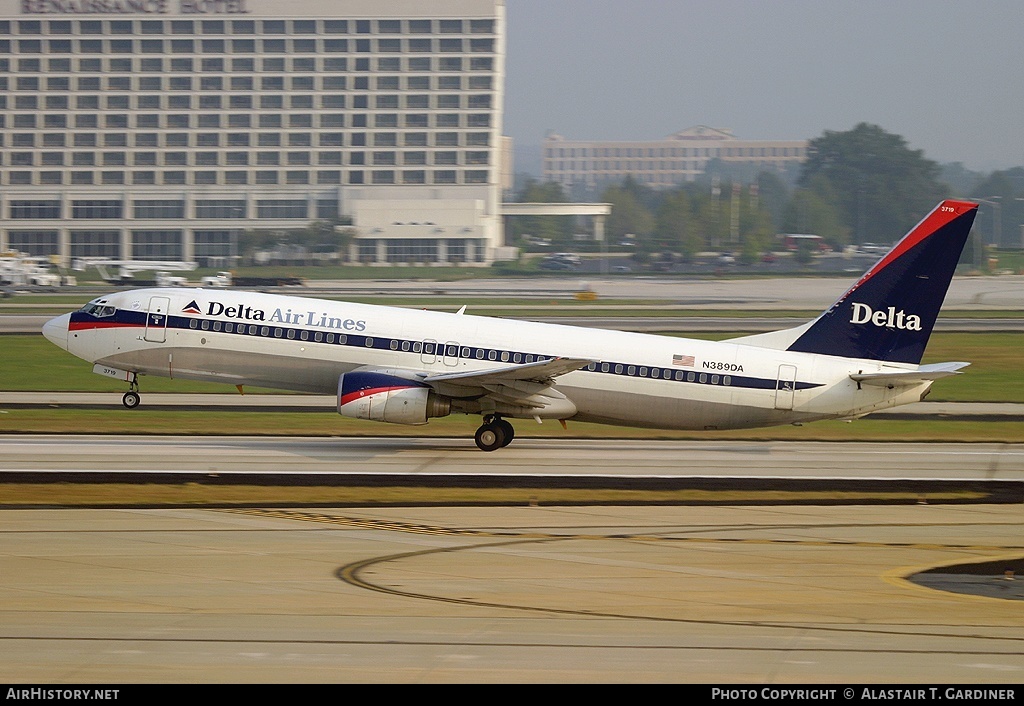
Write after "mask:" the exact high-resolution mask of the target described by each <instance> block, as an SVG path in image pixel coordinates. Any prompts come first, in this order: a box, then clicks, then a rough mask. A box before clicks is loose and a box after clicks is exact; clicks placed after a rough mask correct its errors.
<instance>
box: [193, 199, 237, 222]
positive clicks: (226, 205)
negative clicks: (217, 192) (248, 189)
mask: <svg viewBox="0 0 1024 706" xmlns="http://www.w3.org/2000/svg"><path fill="white" fill-rule="evenodd" d="M196 218H210V219H227V218H245V199H230V200H201V201H196Z"/></svg>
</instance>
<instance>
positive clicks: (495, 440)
mask: <svg viewBox="0 0 1024 706" xmlns="http://www.w3.org/2000/svg"><path fill="white" fill-rule="evenodd" d="M474 438H475V440H476V445H477V447H478V448H479V449H480V450H481V451H494V450H495V449H500V448H501V447H502V446H504V445H505V430H504V429H502V427H501V426H500V425H499V424H494V423H491V424H483V425H481V427H480V428H479V429H477V430H476V436H475V437H474Z"/></svg>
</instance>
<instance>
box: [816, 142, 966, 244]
mask: <svg viewBox="0 0 1024 706" xmlns="http://www.w3.org/2000/svg"><path fill="white" fill-rule="evenodd" d="M807 155H808V156H807V161H806V162H805V163H804V166H803V170H802V171H801V174H800V182H799V183H800V185H801V186H803V187H809V186H810V185H811V184H812V182H813V181H814V179H815V178H816V177H822V176H823V177H826V178H827V179H828V183H829V184H831V187H832V188H833V189H834V190H835V193H836V198H837V199H838V203H839V205H840V209H841V213H842V221H843V224H844V225H846V226H848V227H850V228H851V229H852V231H853V233H854V241H855V242H858V243H863V242H871V241H877V242H889V241H892V240H893V239H895V238H897V237H899V236H900V235H902V234H903V233H905V232H906V231H907V229H908V228H910V227H911V226H912V225H913V224H914V223H916V222H917V221H918V220H920V219H921V218H922V217H923V216H924V215H925V214H927V213H928V212H929V211H931V209H932V208H933V207H934V206H935V204H937V203H938V202H939V201H941V200H942V199H944V198H946V196H947V194H948V191H949V189H948V187H947V186H946V185H945V184H944V183H942V182H941V181H940V180H939V178H940V175H941V170H940V168H939V165H938V164H937V163H935V162H933V161H931V160H928V159H925V158H924V156H923V153H922V152H921V150H911V149H909V148H908V147H907V144H906V141H905V140H904V139H903V138H902V137H900V136H899V135H893V134H890V133H887V132H886V131H885V130H883V129H882V128H880V127H879V126H877V125H869V124H868V123H860V124H859V125H857V126H856V127H854V128H853V129H852V130H849V131H847V132H832V131H828V130H826V131H825V133H824V134H823V135H822V136H821V137H819V138H817V139H815V140H811V143H810V145H809V146H808V150H807Z"/></svg>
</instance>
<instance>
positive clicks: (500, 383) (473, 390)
mask: <svg viewBox="0 0 1024 706" xmlns="http://www.w3.org/2000/svg"><path fill="white" fill-rule="evenodd" d="M593 362H595V361H593V360H590V359H586V358H551V359H548V360H539V361H536V362H533V363H523V364H518V365H508V366H505V367H502V368H492V369H490V370H478V371H475V372H466V373H439V374H437V375H428V376H426V377H425V378H423V379H422V380H423V382H424V383H426V384H428V385H430V386H431V387H433V388H434V389H435V390H437V391H438V392H439V393H441V394H447V395H450V396H451V397H454V398H463V399H467V398H469V399H478V400H480V401H481V403H482V407H483V408H484V409H486V408H488V407H490V408H491V409H499V408H501V407H504V408H505V409H508V408H514V409H516V410H518V412H516V413H517V414H519V415H523V414H529V415H533V416H534V417H535V418H538V419H539V418H540V416H545V417H548V418H557V419H566V418H568V417H571V416H573V415H574V414H576V405H575V404H573V403H572V401H571V400H569V399H567V398H566V397H565V395H563V394H562V393H561V392H558V391H557V390H555V389H554V384H555V382H554V378H556V377H558V376H559V375H565V374H566V373H571V372H572V371H573V370H579V369H580V368H582V367H584V366H587V365H590V364H591V363H593ZM484 400H489V402H484Z"/></svg>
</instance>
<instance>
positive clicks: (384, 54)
mask: <svg viewBox="0 0 1024 706" xmlns="http://www.w3.org/2000/svg"><path fill="white" fill-rule="evenodd" d="M504 57H505V7H504V0H430V1H429V2H427V1H419V0H392V1H391V2H386V3H385V2H378V1H376V0H337V1H331V2H326V1H324V0H290V1H289V2H286V3H282V2H279V1H278V0H0V89H2V90H0V140H2V147H0V150H2V151H0V157H2V160H0V190H2V191H0V212H2V213H3V221H2V222H0V250H7V249H15V250H20V251H23V252H27V253H29V254H32V255H42V256H49V255H57V256H59V257H61V258H62V259H64V260H65V261H68V260H72V259H74V258H81V257H107V258H113V259H150V260H197V261H199V262H200V263H201V264H206V263H211V264H212V263H217V264H222V263H224V264H228V263H230V261H231V259H232V257H233V256H234V255H235V254H236V249H237V242H238V237H239V234H240V233H241V232H243V231H245V230H247V229H259V230H287V229H295V228H302V227H304V226H306V225H308V224H309V223H310V222H311V221H314V220H320V219H331V218H336V217H338V216H348V217H351V218H352V219H354V225H355V228H356V229H357V232H358V240H357V241H356V243H355V244H354V245H353V248H352V255H353V256H354V257H356V258H357V259H359V260H360V261H362V262H366V263H383V262H423V263H439V262H454V263H464V264H485V263H487V262H489V261H490V260H491V259H492V258H493V256H494V252H495V249H496V248H497V247H499V246H500V245H501V242H502V228H501V190H502V189H501V179H502V169H501V154H502V152H503V149H504V150H506V151H507V146H505V147H503V141H502V138H501V128H502V125H501V122H502V113H503V95H504V73H505V58H504ZM506 178H507V177H506Z"/></svg>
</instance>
